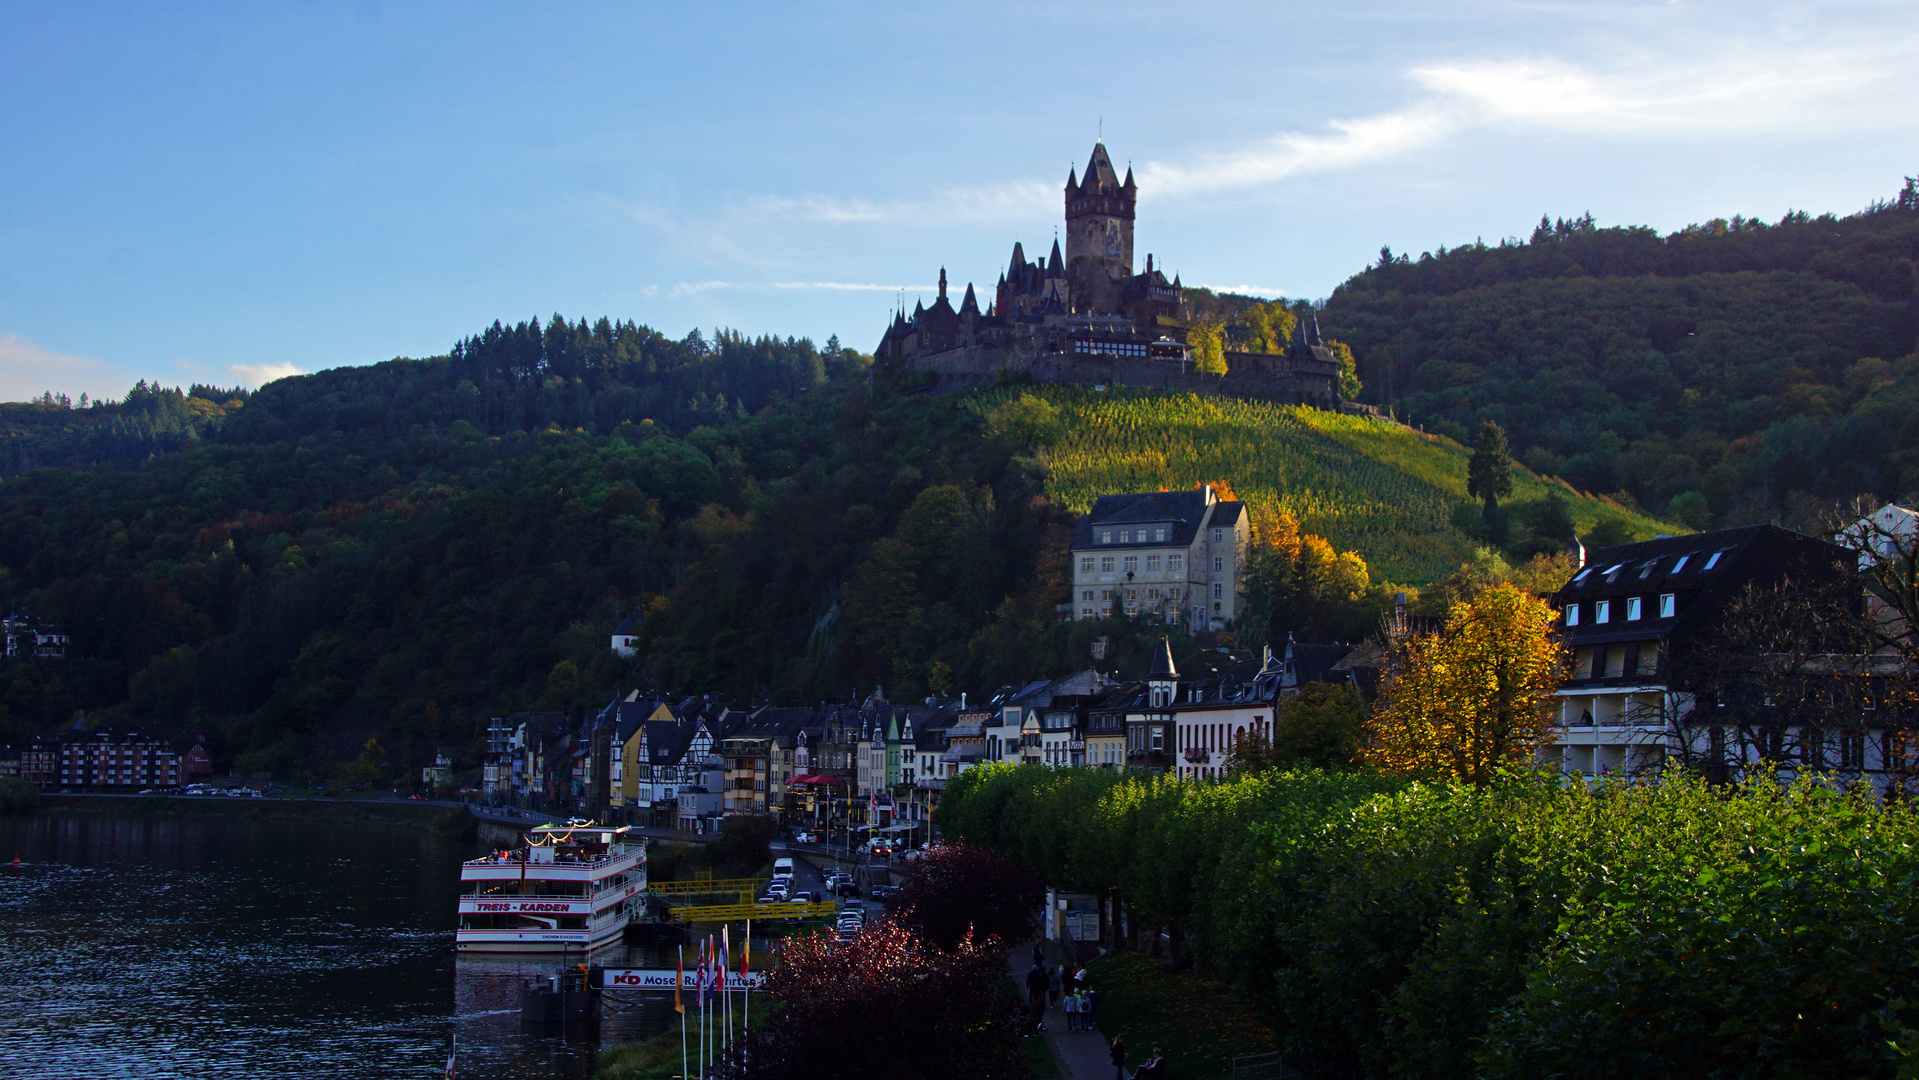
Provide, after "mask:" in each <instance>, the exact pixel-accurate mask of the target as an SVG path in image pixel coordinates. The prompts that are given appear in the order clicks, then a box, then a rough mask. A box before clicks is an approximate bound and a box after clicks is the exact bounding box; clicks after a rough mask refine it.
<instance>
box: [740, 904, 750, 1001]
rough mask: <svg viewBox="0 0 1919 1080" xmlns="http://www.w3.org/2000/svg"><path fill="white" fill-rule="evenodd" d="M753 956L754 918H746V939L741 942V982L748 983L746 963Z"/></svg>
mask: <svg viewBox="0 0 1919 1080" xmlns="http://www.w3.org/2000/svg"><path fill="white" fill-rule="evenodd" d="M752 957H753V920H752V919H748V920H746V939H745V940H744V941H741V942H740V983H741V985H742V986H744V985H745V983H746V963H747V961H748V960H750V959H752Z"/></svg>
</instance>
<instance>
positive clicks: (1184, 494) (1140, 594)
mask: <svg viewBox="0 0 1919 1080" xmlns="http://www.w3.org/2000/svg"><path fill="white" fill-rule="evenodd" d="M1251 543H1252V522H1251V521H1250V519H1249V515H1248V514H1247V512H1246V504H1245V503H1242V502H1239V501H1237V500H1232V499H1222V498H1221V497H1220V492H1219V489H1218V488H1216V487H1215V486H1214V485H1212V484H1201V485H1200V486H1198V487H1196V488H1191V489H1188V490H1185V491H1155V492H1142V493H1138V494H1131V495H1102V496H1100V497H1099V498H1098V499H1097V500H1096V501H1095V502H1094V503H1093V508H1092V510H1091V511H1090V512H1088V513H1086V514H1083V515H1081V517H1080V519H1079V522H1078V524H1077V525H1076V526H1075V528H1074V530H1073V545H1072V555H1071V558H1072V582H1073V591H1072V596H1073V599H1072V603H1071V609H1072V613H1073V617H1074V618H1076V619H1103V618H1106V617H1108V616H1111V615H1116V614H1123V615H1143V616H1150V617H1153V618H1157V619H1160V620H1163V621H1165V622H1168V623H1176V624H1179V625H1182V626H1185V627H1186V628H1187V630H1188V631H1189V632H1192V633H1197V632H1199V631H1202V630H1220V629H1224V628H1225V626H1226V625H1227V624H1228V623H1230V622H1231V621H1232V620H1233V619H1234V618H1236V617H1237V616H1238V614H1239V610H1240V603H1241V593H1242V592H1243V590H1244V584H1245V566H1246V555H1247V552H1248V550H1249V548H1250V546H1251Z"/></svg>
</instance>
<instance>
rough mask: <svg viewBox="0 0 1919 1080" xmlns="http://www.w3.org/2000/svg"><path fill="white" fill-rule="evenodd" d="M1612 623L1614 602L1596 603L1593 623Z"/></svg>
mask: <svg viewBox="0 0 1919 1080" xmlns="http://www.w3.org/2000/svg"><path fill="white" fill-rule="evenodd" d="M1611 621H1612V601H1611V600H1598V601H1595V602H1594V603H1593V622H1595V623H1609V622H1611Z"/></svg>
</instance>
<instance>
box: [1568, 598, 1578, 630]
mask: <svg viewBox="0 0 1919 1080" xmlns="http://www.w3.org/2000/svg"><path fill="white" fill-rule="evenodd" d="M1566 625H1567V626H1578V625H1579V605H1578V604H1577V603H1573V604H1567V605H1566Z"/></svg>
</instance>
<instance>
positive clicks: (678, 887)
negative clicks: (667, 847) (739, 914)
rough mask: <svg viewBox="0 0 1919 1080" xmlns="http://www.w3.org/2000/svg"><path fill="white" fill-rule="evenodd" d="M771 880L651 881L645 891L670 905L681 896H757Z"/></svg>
mask: <svg viewBox="0 0 1919 1080" xmlns="http://www.w3.org/2000/svg"><path fill="white" fill-rule="evenodd" d="M771 881H772V879H771V878H721V879H719V880H716V881H652V882H648V883H647V886H646V887H647V890H648V891H649V892H651V893H652V894H653V895H654V896H657V897H660V898H661V899H664V900H666V901H667V902H669V903H671V902H672V901H673V900H675V899H676V898H678V897H683V896H714V895H718V894H721V893H745V894H747V895H748V896H749V897H751V896H758V895H759V894H760V890H761V889H764V888H766V886H767V885H768V884H769V883H771Z"/></svg>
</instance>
